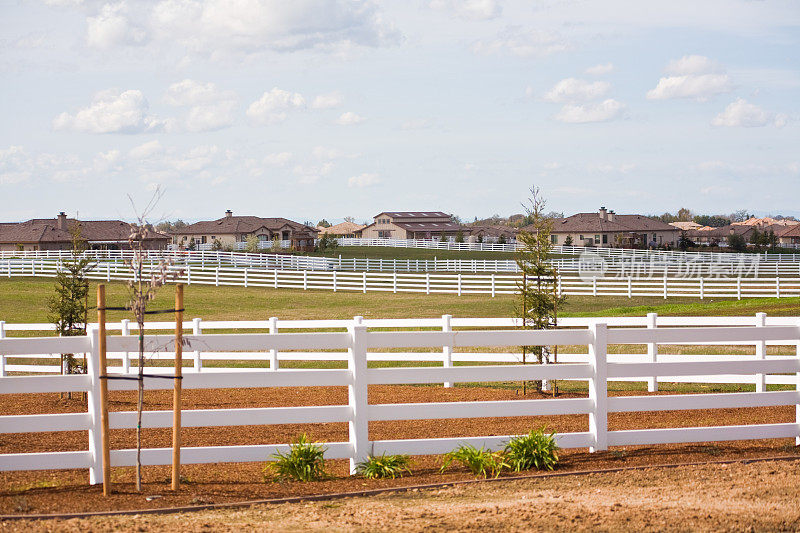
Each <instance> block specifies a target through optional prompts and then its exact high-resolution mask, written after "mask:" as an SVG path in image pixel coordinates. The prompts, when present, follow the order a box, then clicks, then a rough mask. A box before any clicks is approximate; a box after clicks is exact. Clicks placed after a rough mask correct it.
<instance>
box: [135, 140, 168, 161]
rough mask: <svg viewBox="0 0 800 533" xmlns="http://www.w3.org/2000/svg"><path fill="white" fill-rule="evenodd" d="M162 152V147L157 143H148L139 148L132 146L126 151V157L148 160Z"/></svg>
mask: <svg viewBox="0 0 800 533" xmlns="http://www.w3.org/2000/svg"><path fill="white" fill-rule="evenodd" d="M163 152H164V147H162V146H161V143H160V142H158V141H149V142H146V143H144V144H140V145H139V146H134V147H133V148H131V149H130V150H128V157H129V158H131V159H150V158H151V157H153V156H155V155H159V154H161V153H163Z"/></svg>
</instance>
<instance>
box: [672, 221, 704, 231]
mask: <svg viewBox="0 0 800 533" xmlns="http://www.w3.org/2000/svg"><path fill="white" fill-rule="evenodd" d="M669 225H670V226H675V227H676V228H678V229H680V230H683V231H686V230H690V229H697V228H701V227H703V226H702V224H698V223H697V222H691V221H688V222H681V221H678V222H670V223H669Z"/></svg>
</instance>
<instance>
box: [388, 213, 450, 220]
mask: <svg viewBox="0 0 800 533" xmlns="http://www.w3.org/2000/svg"><path fill="white" fill-rule="evenodd" d="M381 215H387V216H390V217H392V218H393V219H420V218H447V219H449V218H450V215H449V214H447V213H443V212H442V211H383V212H381V213H378V214H377V215H375V217H379V216H381Z"/></svg>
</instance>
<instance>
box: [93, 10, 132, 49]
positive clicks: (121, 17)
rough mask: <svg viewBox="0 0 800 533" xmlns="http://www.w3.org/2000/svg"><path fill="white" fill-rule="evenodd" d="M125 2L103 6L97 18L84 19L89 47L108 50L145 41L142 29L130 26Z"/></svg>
mask: <svg viewBox="0 0 800 533" xmlns="http://www.w3.org/2000/svg"><path fill="white" fill-rule="evenodd" d="M127 11H128V10H127V5H126V3H125V2H117V3H116V4H105V5H104V6H103V7H102V8H101V9H100V12H99V13H98V14H97V16H94V17H87V18H86V42H87V44H88V45H89V46H91V47H94V48H100V49H108V48H112V47H114V46H118V45H135V44H141V43H143V42H144V41H145V39H146V33H145V31H144V30H143V29H142V28H139V27H136V26H135V25H132V24H131V22H130V21H129V20H128V17H127Z"/></svg>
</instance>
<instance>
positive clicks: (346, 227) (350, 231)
mask: <svg viewBox="0 0 800 533" xmlns="http://www.w3.org/2000/svg"><path fill="white" fill-rule="evenodd" d="M365 227H366V226H364V225H363V224H356V223H355V222H347V221H345V222H342V223H341V224H335V225H333V226H330V227H327V228H325V227H322V226H317V231H318V232H319V234H320V235H328V236H329V237H344V238H351V239H353V238H355V239H357V238H360V237H361V230H363V229H364V228H365Z"/></svg>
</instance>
